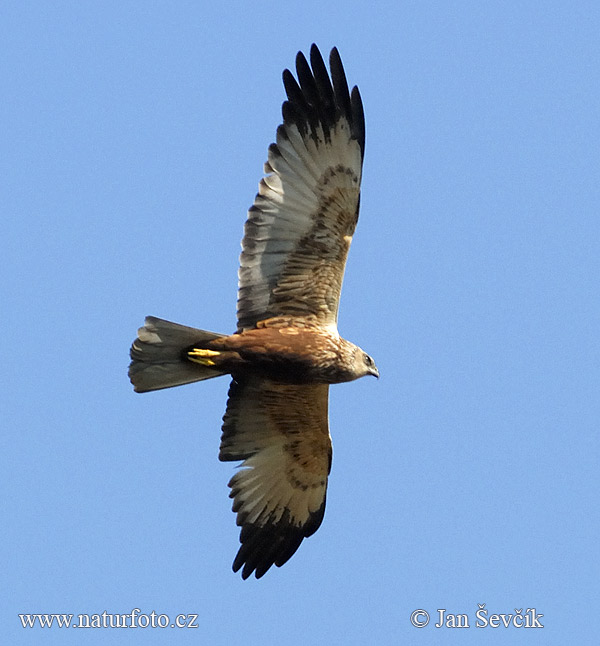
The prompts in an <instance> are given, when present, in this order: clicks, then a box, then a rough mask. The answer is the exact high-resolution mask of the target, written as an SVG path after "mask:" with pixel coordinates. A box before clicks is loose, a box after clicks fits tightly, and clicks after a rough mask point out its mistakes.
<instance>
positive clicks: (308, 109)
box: [237, 45, 365, 331]
mask: <svg viewBox="0 0 600 646" xmlns="http://www.w3.org/2000/svg"><path fill="white" fill-rule="evenodd" d="M310 62H311V65H310V67H309V65H308V63H307V61H306V58H305V57H304V55H303V54H302V53H301V52H299V53H298V56H297V57H296V70H297V75H298V81H299V83H298V82H297V81H296V79H295V78H294V77H293V75H292V73H291V72H290V71H289V70H285V71H284V73H283V83H284V86H285V89H286V92H287V96H288V100H287V101H285V102H284V104H283V107H282V113H283V124H282V125H280V126H279V128H278V129H277V143H276V144H271V146H270V147H269V157H268V162H267V163H266V164H265V173H266V177H264V178H263V179H262V180H261V182H260V184H259V189H258V195H257V196H256V199H255V200H254V205H253V206H252V207H251V208H250V210H249V211H248V219H247V221H246V226H245V230H244V238H243V240H242V254H241V257H240V270H239V292H238V312H237V313H238V331H241V330H245V329H249V328H252V327H254V325H255V324H256V322H257V321H260V320H262V319H266V318H270V317H272V316H279V315H293V316H310V315H314V316H316V317H318V319H319V320H320V321H321V322H322V323H323V324H324V325H335V324H336V322H337V311H338V304H339V298H340V291H341V287H342V279H343V276H344V268H345V265H346V257H347V254H348V249H349V247H350V242H351V240H352V235H353V234H354V229H355V227H356V222H357V219H358V207H359V196H360V181H361V173H362V160H363V155H364V146H365V122H364V114H363V107H362V102H361V98H360V94H359V92H358V88H357V87H354V88H353V90H352V93H351V94H350V93H349V91H348V84H347V82H346V76H345V73H344V68H343V66H342V61H341V59H340V56H339V54H338V51H337V49H335V48H334V49H332V50H331V55H330V60H329V63H330V68H331V79H330V77H329V75H328V73H327V69H326V67H325V64H324V62H323V59H322V57H321V54H320V52H319V50H318V48H317V47H316V45H313V46H312V47H311V50H310ZM311 68H312V69H311Z"/></svg>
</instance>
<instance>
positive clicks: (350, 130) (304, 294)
mask: <svg viewBox="0 0 600 646" xmlns="http://www.w3.org/2000/svg"><path fill="white" fill-rule="evenodd" d="M330 68H331V78H330V76H329V74H328V72H327V69H326V67H325V64H324V62H323V59H322V58H321V54H320V53H319V50H318V49H317V47H316V46H315V45H313V46H312V48H311V52H310V65H309V64H308V62H307V60H306V59H305V58H304V56H303V55H302V53H299V54H298V56H297V58H296V71H297V76H298V81H296V79H295V78H294V76H293V75H292V73H291V72H289V71H288V70H285V71H284V73H283V82H284V85H285V89H286V93H287V96H288V99H287V101H285V103H284V104H283V108H282V112H283V123H282V125H280V126H279V128H278V129H277V142H276V143H274V144H271V146H270V147H269V157H268V161H267V163H266V164H265V173H266V177H264V178H263V179H262V180H261V181H260V184H259V189H258V194H257V196H256V198H255V200H254V204H253V206H252V207H251V208H250V210H249V212H248V219H247V221H246V225H245V229H244V238H243V240H242V254H241V257H240V270H239V286H238V307H237V319H238V325H237V331H236V333H235V334H232V335H223V334H216V333H214V332H207V331H205V330H198V329H196V328H190V327H185V326H182V325H178V324H177V323H171V322H169V321H165V320H163V319H158V318H155V317H147V318H146V321H145V324H144V326H143V327H142V328H140V329H139V331H138V338H137V339H136V340H135V341H134V342H133V345H132V347H131V359H132V362H131V365H130V368H129V376H130V379H131V382H132V383H133V386H134V389H135V390H136V391H137V392H147V391H151V390H159V389H161V388H170V387H172V386H178V385H182V384H186V383H191V382H194V381H201V380H203V379H210V378H212V377H216V376H219V375H223V374H230V375H231V376H232V382H231V386H230V388H229V397H228V401H227V410H226V412H225V415H224V417H223V428H222V436H221V448H220V452H219V458H220V459H221V460H224V461H237V460H242V461H243V462H242V464H241V469H240V470H239V471H238V472H237V473H236V474H235V475H234V476H233V478H232V479H231V481H230V482H229V486H230V488H231V493H230V496H231V497H232V498H233V510H234V511H235V512H236V513H237V523H238V525H240V526H241V528H242V529H241V533H240V541H241V543H242V545H241V547H240V549H239V552H238V554H237V556H236V558H235V560H234V563H233V569H234V570H235V571H237V570H239V569H242V577H243V578H244V579H245V578H247V577H248V576H250V574H252V573H253V572H254V573H255V575H256V577H257V578H258V577H261V576H262V575H263V574H264V573H265V572H266V571H267V570H268V569H269V568H270V567H271V566H272V565H273V564H275V565H277V566H280V565H283V563H285V562H286V561H287V560H288V559H289V558H290V557H291V556H292V555H293V554H294V552H295V551H296V550H297V549H298V547H299V545H300V543H301V542H302V540H303V539H304V538H306V537H307V536H310V535H311V534H313V533H314V532H315V531H316V530H317V529H318V527H319V525H320V524H321V521H322V519H323V514H324V511H325V498H326V489H327V477H328V474H329V471H330V469H331V438H330V436H329V424H328V419H327V409H328V396H329V384H335V383H340V382H345V381H351V380H353V379H358V378H359V377H362V376H364V375H369V374H370V375H375V376H379V373H378V372H377V368H376V367H375V363H374V362H373V360H372V359H371V357H369V356H368V355H367V354H366V353H365V352H363V350H361V349H360V348H359V347H358V346H355V345H354V344H352V343H350V342H349V341H346V340H345V339H342V338H341V337H340V336H339V334H338V331H337V313H338V307H339V299H340V291H341V288H342V281H343V276H344V268H345V264H346V258H347V255H348V250H349V248H350V243H351V241H352V236H353V234H354V230H355V228H356V223H357V220H358V207H359V197H360V181H361V173H362V160H363V155H364V145H365V125H364V115H363V109H362V103H361V99H360V94H359V92H358V89H357V88H356V87H354V88H353V90H352V92H349V91H348V85H347V82H346V76H345V74H344V69H343V66H342V62H341V60H340V57H339V54H338V52H337V50H336V49H333V50H332V51H331V56H330Z"/></svg>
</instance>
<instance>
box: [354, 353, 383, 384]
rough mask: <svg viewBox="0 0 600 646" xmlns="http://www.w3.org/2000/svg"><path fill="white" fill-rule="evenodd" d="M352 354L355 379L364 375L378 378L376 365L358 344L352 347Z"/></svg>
mask: <svg viewBox="0 0 600 646" xmlns="http://www.w3.org/2000/svg"><path fill="white" fill-rule="evenodd" d="M353 355H354V356H353V359H354V366H353V369H354V370H353V372H354V375H355V377H354V378H355V379H359V378H360V377H365V376H366V375H373V377H377V379H379V370H377V366H376V365H375V362H374V361H373V359H372V357H371V356H370V355H368V354H367V353H366V352H365V351H364V350H363V349H362V348H359V347H358V346H355V347H354V353H353Z"/></svg>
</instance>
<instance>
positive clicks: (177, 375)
mask: <svg viewBox="0 0 600 646" xmlns="http://www.w3.org/2000/svg"><path fill="white" fill-rule="evenodd" d="M221 336H226V335H223V334H216V333H215V332H207V331H206V330H197V329H196V328H193V327H186V326H185V325H179V324H178V323H171V322H170V321H164V320H163V319H158V318H156V317H154V316H147V317H146V320H145V321H144V326H143V327H141V328H140V329H139V330H138V336H137V339H136V340H135V341H134V342H133V345H132V346H131V350H130V356H131V364H130V365H129V379H130V380H131V383H132V384H133V389H134V390H135V392H137V393H145V392H147V391H149V390H160V389H161V388H172V387H173V386H181V385H183V384H189V383H192V382H194V381H202V380H203V379H211V378H212V377H218V376H219V375H222V374H224V373H222V372H219V371H218V370H215V369H214V368H213V367H210V365H202V364H200V363H195V362H192V361H190V360H189V359H188V358H187V356H186V352H185V350H186V349H188V348H190V347H193V346H194V345H201V344H202V343H205V342H206V341H212V340H213V339H218V338H219V337H221ZM207 363H208V362H207Z"/></svg>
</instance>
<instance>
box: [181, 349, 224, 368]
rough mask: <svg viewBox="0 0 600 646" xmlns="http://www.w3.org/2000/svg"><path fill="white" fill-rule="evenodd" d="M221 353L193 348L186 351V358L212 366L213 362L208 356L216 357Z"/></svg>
mask: <svg viewBox="0 0 600 646" xmlns="http://www.w3.org/2000/svg"><path fill="white" fill-rule="evenodd" d="M220 354H221V353H220V352H216V351H215V350H202V349H200V348H194V349H193V350H190V351H189V352H188V353H187V356H188V359H189V360H190V361H193V362H194V363H199V364H200V365H202V366H214V365H216V364H215V362H214V361H213V360H212V359H210V358H209V357H218V356H219V355H220Z"/></svg>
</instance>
